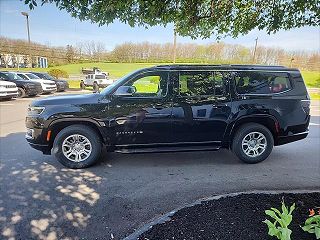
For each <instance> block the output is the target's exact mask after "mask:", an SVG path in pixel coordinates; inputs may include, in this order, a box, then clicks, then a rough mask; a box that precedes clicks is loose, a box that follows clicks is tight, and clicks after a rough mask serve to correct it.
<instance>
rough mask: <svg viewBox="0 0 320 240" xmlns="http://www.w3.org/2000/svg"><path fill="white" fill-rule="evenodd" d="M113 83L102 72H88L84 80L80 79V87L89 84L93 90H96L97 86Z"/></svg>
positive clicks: (103, 86)
mask: <svg viewBox="0 0 320 240" xmlns="http://www.w3.org/2000/svg"><path fill="white" fill-rule="evenodd" d="M112 83H113V80H112V79H109V77H108V76H107V75H106V74H104V73H95V74H88V75H87V76H86V78H85V79H84V80H81V82H80V87H81V89H85V88H86V87H88V86H90V87H93V90H94V91H98V90H99V88H105V87H107V86H109V85H111V84H112Z"/></svg>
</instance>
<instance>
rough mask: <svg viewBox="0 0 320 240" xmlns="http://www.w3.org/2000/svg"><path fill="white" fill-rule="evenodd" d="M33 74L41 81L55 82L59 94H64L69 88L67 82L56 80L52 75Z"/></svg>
mask: <svg viewBox="0 0 320 240" xmlns="http://www.w3.org/2000/svg"><path fill="white" fill-rule="evenodd" d="M31 73H32V74H34V75H36V76H38V77H39V78H41V79H45V80H51V81H54V82H55V83H56V86H57V91H58V92H63V91H65V90H67V89H68V88H69V84H68V82H67V81H66V80H62V79H56V78H54V77H53V76H51V75H50V74H48V73H43V72H31Z"/></svg>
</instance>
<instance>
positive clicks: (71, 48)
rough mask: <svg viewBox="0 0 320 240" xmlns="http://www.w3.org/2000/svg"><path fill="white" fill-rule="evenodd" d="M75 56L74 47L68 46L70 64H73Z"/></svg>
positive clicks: (67, 56)
mask: <svg viewBox="0 0 320 240" xmlns="http://www.w3.org/2000/svg"><path fill="white" fill-rule="evenodd" d="M74 56H75V52H74V48H73V47H72V45H67V48H66V58H67V61H68V63H72V62H73V60H74Z"/></svg>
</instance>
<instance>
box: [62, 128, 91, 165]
mask: <svg viewBox="0 0 320 240" xmlns="http://www.w3.org/2000/svg"><path fill="white" fill-rule="evenodd" d="M62 152H63V155H64V156H65V157H66V158H67V159H68V160H70V161H72V162H82V161H84V160H86V159H87V158H88V157H89V156H90V155H91V152H92V145H91V142H90V141H89V139H88V138H86V137H85V136H83V135H80V134H73V135H70V136H68V137H67V138H66V139H65V140H64V141H63V143H62Z"/></svg>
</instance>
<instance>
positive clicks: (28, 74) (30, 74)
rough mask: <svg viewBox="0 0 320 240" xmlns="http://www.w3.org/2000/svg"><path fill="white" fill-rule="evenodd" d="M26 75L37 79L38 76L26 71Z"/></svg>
mask: <svg viewBox="0 0 320 240" xmlns="http://www.w3.org/2000/svg"><path fill="white" fill-rule="evenodd" d="M26 75H27V77H29V78H30V79H39V77H38V76H36V75H34V74H32V73H27V74H26Z"/></svg>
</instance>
